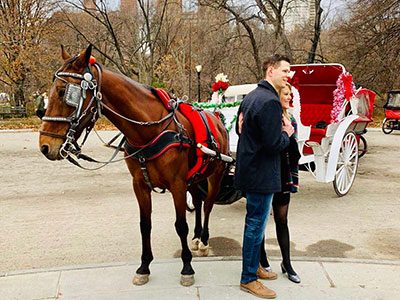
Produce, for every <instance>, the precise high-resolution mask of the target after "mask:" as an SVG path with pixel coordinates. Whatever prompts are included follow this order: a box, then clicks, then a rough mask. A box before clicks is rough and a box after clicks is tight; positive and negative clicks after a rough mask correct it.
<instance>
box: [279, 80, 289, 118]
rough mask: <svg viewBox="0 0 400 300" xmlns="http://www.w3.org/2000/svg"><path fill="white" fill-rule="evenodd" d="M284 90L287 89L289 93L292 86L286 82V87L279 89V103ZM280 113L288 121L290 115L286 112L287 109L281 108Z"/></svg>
mask: <svg viewBox="0 0 400 300" xmlns="http://www.w3.org/2000/svg"><path fill="white" fill-rule="evenodd" d="M285 88H288V89H289V91H290V92H291V91H292V85H291V84H290V83H289V82H286V85H285V86H284V87H283V88H281V89H280V91H279V101H281V96H282V95H281V94H282V91H283V90H284V89H285ZM282 111H283V114H284V115H285V117H286V118H288V119H289V120H290V118H291V115H290V114H289V112H288V111H287V109H286V108H284V107H282Z"/></svg>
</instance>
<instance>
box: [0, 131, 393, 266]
mask: <svg viewBox="0 0 400 300" xmlns="http://www.w3.org/2000/svg"><path fill="white" fill-rule="evenodd" d="M100 134H101V135H102V136H103V137H104V138H105V139H107V138H110V137H112V136H113V134H114V132H100ZM366 138H367V140H368V143H369V152H368V153H367V155H365V157H363V158H362V159H361V160H360V164H359V171H358V175H357V178H356V181H355V183H354V185H353V187H352V189H351V191H350V193H349V194H348V195H347V196H345V197H343V198H338V197H337V196H336V194H335V193H334V190H333V187H332V184H323V183H317V182H315V180H314V179H313V177H312V176H311V175H310V174H309V173H306V172H301V174H300V180H301V190H300V192H299V193H297V194H296V195H295V196H294V197H293V200H292V202H291V204H290V210H289V213H290V215H289V222H290V229H291V240H292V243H291V249H292V255H293V256H297V257H337V258H365V259H387V260H398V259H400V218H399V211H400V193H399V188H400V171H399V166H400V151H399V150H400V132H399V133H394V134H391V135H384V134H383V133H382V132H380V131H373V132H372V131H369V132H368V133H367V135H366ZM84 150H85V151H86V153H87V154H89V155H92V156H94V157H97V158H103V159H106V158H108V157H109V156H111V150H109V149H107V148H105V147H103V146H101V142H99V141H98V139H97V138H96V136H95V135H92V137H91V138H90V139H89V141H88V145H87V146H86V147H85V148H84ZM0 166H1V177H0V178H1V180H0V182H1V183H0V212H1V214H0V215H1V217H0V253H1V255H0V273H3V272H10V271H14V270H21V269H32V268H48V267H59V266H66V265H77V264H91V263H110V262H127V261H129V262H137V263H139V261H140V254H141V241H140V231H139V213H138V206H137V203H136V201H135V197H134V195H133V192H132V187H131V178H130V175H129V173H128V170H127V168H126V166H125V164H124V162H119V163H115V164H112V165H108V166H107V167H105V168H103V169H100V170H97V171H84V170H81V169H78V168H77V167H75V166H73V165H71V164H69V163H68V162H66V161H60V162H50V161H48V160H47V159H46V158H45V157H44V156H43V155H42V154H41V153H40V152H39V149H38V133H37V132H5V131H0ZM244 214H245V202H244V199H242V200H239V201H238V202H236V203H234V204H232V205H228V206H221V205H217V206H215V207H214V210H213V212H212V215H211V224H210V237H211V239H210V245H211V247H212V249H211V253H210V255H214V256H240V254H241V249H240V247H241V242H242V233H243V221H244ZM193 219H194V215H193V214H190V213H188V220H189V226H190V231H191V232H190V237H191V236H192V231H193ZM152 242H153V244H152V245H153V253H154V257H155V260H157V259H167V258H172V257H178V256H179V255H180V243H179V239H178V237H177V235H176V233H175V229H174V210H173V203H172V199H171V196H170V195H169V194H165V195H154V196H153V232H152ZM266 243H267V249H268V252H269V255H271V256H279V255H280V254H279V248H278V246H277V243H276V239H275V228H274V222H273V220H272V218H271V219H270V221H269V223H268V228H267V241H266Z"/></svg>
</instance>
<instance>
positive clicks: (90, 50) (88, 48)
mask: <svg viewBox="0 0 400 300" xmlns="http://www.w3.org/2000/svg"><path fill="white" fill-rule="evenodd" d="M91 55H92V44H90V45H89V46H88V47H87V48H86V51H85V65H88V64H89V59H90V56H91Z"/></svg>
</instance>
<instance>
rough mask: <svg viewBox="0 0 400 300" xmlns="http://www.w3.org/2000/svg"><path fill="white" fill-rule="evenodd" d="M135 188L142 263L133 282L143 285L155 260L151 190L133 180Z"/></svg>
mask: <svg viewBox="0 0 400 300" xmlns="http://www.w3.org/2000/svg"><path fill="white" fill-rule="evenodd" d="M133 189H134V191H135V195H136V198H137V201H138V203H139V210H140V233H141V236H142V257H141V260H142V263H141V265H140V267H139V268H138V269H137V270H136V275H135V276H134V277H133V284H135V285H143V284H146V283H147V282H148V281H149V275H150V269H149V266H150V263H151V261H152V260H153V253H152V251H151V241H150V234H151V209H152V208H151V191H150V189H149V187H148V186H147V185H146V184H145V183H144V182H143V181H138V182H137V181H135V180H133Z"/></svg>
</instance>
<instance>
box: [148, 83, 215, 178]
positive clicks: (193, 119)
mask: <svg viewBox="0 0 400 300" xmlns="http://www.w3.org/2000/svg"><path fill="white" fill-rule="evenodd" d="M154 90H155V92H156V94H157V96H158V98H160V100H161V102H162V103H163V104H164V106H165V108H166V109H167V110H172V107H171V105H170V100H171V98H170V96H169V94H168V93H167V92H166V91H164V90H163V89H160V88H155V89H154ZM178 109H179V111H180V112H181V113H182V114H183V115H184V116H185V117H186V118H187V119H188V120H189V122H190V124H191V125H192V127H193V131H194V135H195V143H196V144H197V143H200V144H202V145H204V146H206V147H211V145H209V142H210V141H209V138H208V136H209V134H210V133H209V132H208V130H207V126H206V124H204V121H203V119H202V117H201V116H200V111H201V110H199V109H196V108H195V107H194V106H192V105H190V104H188V103H179V106H178ZM204 115H205V116H206V119H207V122H208V126H209V128H210V130H211V134H212V135H213V136H214V138H215V139H217V137H218V134H217V130H216V129H215V126H214V123H213V122H212V120H211V118H210V116H209V115H208V114H207V113H204ZM217 143H218V142H217ZM217 146H218V147H219V145H218V144H217ZM196 156H197V160H196V163H195V165H194V166H193V167H192V168H191V169H190V170H189V172H188V174H187V176H186V179H187V180H189V179H190V178H192V176H193V175H194V174H196V173H203V172H204V171H205V167H206V166H207V164H206V163H203V159H204V156H205V154H204V153H203V151H201V150H200V149H196Z"/></svg>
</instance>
